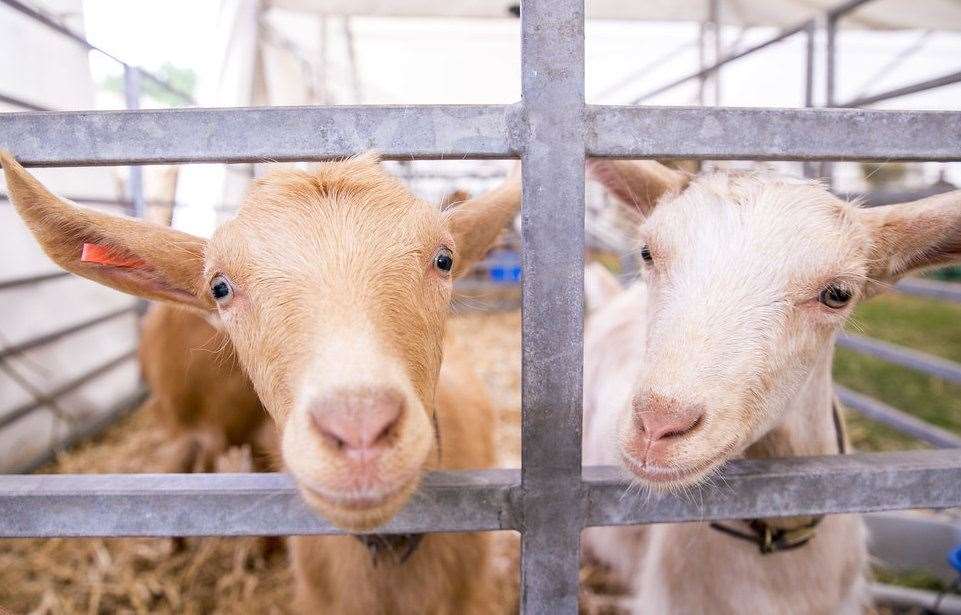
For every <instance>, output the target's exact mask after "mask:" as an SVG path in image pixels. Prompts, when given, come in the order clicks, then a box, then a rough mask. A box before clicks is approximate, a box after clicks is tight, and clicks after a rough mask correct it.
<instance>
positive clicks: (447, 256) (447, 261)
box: [434, 248, 454, 271]
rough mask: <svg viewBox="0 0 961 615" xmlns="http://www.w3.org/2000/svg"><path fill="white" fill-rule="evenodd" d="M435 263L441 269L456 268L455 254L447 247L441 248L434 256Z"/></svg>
mask: <svg viewBox="0 0 961 615" xmlns="http://www.w3.org/2000/svg"><path fill="white" fill-rule="evenodd" d="M434 264H435V265H437V268H438V269H440V270H441V271H450V270H451V269H453V268H454V255H453V254H451V253H450V250H448V249H447V248H441V249H440V250H438V251H437V256H435V257H434Z"/></svg>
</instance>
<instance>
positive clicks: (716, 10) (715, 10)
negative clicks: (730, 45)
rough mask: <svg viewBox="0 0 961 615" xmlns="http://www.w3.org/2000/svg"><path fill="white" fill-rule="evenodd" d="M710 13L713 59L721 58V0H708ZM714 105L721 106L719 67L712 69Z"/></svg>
mask: <svg viewBox="0 0 961 615" xmlns="http://www.w3.org/2000/svg"><path fill="white" fill-rule="evenodd" d="M708 3H709V5H710V9H709V10H710V14H711V17H710V19H711V36H712V37H713V39H714V40H713V43H714V61H715V62H717V61H718V60H719V59H721V0H708ZM713 81H714V106H715V107H720V106H721V67H720V66H719V67H717V69H715V70H714V78H713Z"/></svg>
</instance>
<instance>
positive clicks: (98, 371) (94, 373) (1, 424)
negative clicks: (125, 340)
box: [0, 348, 137, 429]
mask: <svg viewBox="0 0 961 615" xmlns="http://www.w3.org/2000/svg"><path fill="white" fill-rule="evenodd" d="M135 356H137V349H136V348H134V349H131V350H128V351H126V352H124V353H123V354H121V355H119V356H116V357H114V358H112V359H110V360H109V361H107V362H105V363H101V364H100V365H98V366H97V367H95V368H93V369H92V370H90V371H88V372H86V373H84V374H82V375H80V376H78V377H76V378H74V379H73V380H71V381H70V382H67V383H66V384H63V385H61V386H60V387H58V388H56V389H54V390H53V391H51V392H50V393H47V394H45V395H43V396H41V397H39V398H37V399H34V400H33V401H29V402H27V403H25V404H23V405H22V406H18V407H16V408H14V409H13V410H10V411H8V412H5V413H4V414H3V415H2V416H0V429H3V428H5V427H7V426H8V425H10V424H11V423H13V422H15V421H17V420H18V419H20V418H23V417H24V416H26V415H28V414H30V413H31V412H33V411H35V410H38V409H39V408H42V407H43V406H45V405H47V404H49V403H51V402H55V401H56V400H57V399H59V398H60V397H62V396H64V395H66V394H68V393H71V392H73V391H75V390H77V389H79V388H80V387H82V386H83V385H85V384H87V383H88V382H91V381H93V380H95V379H96V378H98V377H100V376H102V375H103V374H105V373H107V372H109V371H110V370H112V369H114V368H115V367H118V366H120V365H122V364H123V363H125V362H127V361H129V360H130V359H132V358H134V357H135Z"/></svg>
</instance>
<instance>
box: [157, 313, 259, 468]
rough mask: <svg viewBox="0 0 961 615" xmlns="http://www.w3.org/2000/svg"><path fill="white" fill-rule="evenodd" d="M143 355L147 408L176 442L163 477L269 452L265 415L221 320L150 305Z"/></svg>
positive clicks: (168, 450)
mask: <svg viewBox="0 0 961 615" xmlns="http://www.w3.org/2000/svg"><path fill="white" fill-rule="evenodd" d="M138 356H139V359H140V370H141V372H142V373H143V377H144V380H145V381H146V383H147V387H148V389H149V390H150V397H149V398H148V399H147V402H146V404H145V408H146V409H148V410H149V411H151V412H153V414H154V416H156V417H157V419H158V421H159V422H160V424H161V425H162V426H163V427H164V428H165V429H166V431H167V432H168V433H169V434H170V436H171V442H170V444H169V445H168V446H167V447H165V448H166V450H165V451H163V452H162V457H164V462H165V464H166V467H165V468H164V469H165V470H167V471H171V472H193V471H206V472H209V471H212V470H213V469H214V468H215V462H216V460H217V458H218V457H219V456H220V455H222V454H223V453H224V452H226V450H227V449H228V447H231V446H241V445H246V446H248V447H250V448H251V449H252V450H257V452H258V453H260V455H258V457H262V456H264V455H265V454H266V453H268V451H269V448H270V446H269V442H263V439H264V437H265V435H264V428H265V422H266V419H267V412H266V411H265V410H264V407H263V405H261V403H260V399H259V398H258V397H257V393H256V391H254V388H253V385H252V384H251V383H250V379H249V378H247V374H246V373H244V371H243V369H242V368H241V367H240V365H239V363H238V361H237V356H236V354H235V353H234V350H233V346H232V345H231V344H230V340H229V339H228V338H227V336H226V334H225V333H224V332H223V331H222V325H221V324H220V323H219V322H218V321H217V320H216V316H215V315H213V314H208V315H205V314H202V313H200V312H199V311H196V310H193V309H191V308H183V307H179V306H175V305H172V304H169V303H157V304H154V305H152V306H151V307H150V309H149V310H148V311H147V314H146V315H145V316H144V319H143V323H142V325H141V335H140V347H139V351H138Z"/></svg>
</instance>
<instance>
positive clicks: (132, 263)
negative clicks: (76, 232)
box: [80, 243, 147, 268]
mask: <svg viewBox="0 0 961 615" xmlns="http://www.w3.org/2000/svg"><path fill="white" fill-rule="evenodd" d="M80 262H81V263H97V264H98V265H110V266H112V267H130V268H135V267H143V266H145V265H146V264H147V263H145V262H143V261H142V260H140V259H137V258H124V257H122V256H117V255H116V254H113V253H111V251H110V248H108V247H107V246H103V245H100V244H99V243H85V244H83V251H82V252H81V253H80Z"/></svg>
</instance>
